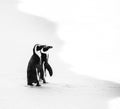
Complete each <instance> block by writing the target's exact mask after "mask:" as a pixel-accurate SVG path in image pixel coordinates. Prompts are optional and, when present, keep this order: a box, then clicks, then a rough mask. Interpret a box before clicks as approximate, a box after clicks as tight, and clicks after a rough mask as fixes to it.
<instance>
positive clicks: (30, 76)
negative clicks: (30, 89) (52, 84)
mask: <svg viewBox="0 0 120 109" xmlns="http://www.w3.org/2000/svg"><path fill="white" fill-rule="evenodd" d="M43 46H44V45H39V44H36V45H35V46H34V47H33V55H32V56H31V58H30V60H29V63H28V67H27V85H30V86H33V84H34V83H35V84H36V86H41V85H40V84H39V80H38V78H37V75H38V74H37V69H38V67H37V66H38V64H39V63H40V60H41V58H40V57H41V54H40V52H39V51H40V50H41V49H42V48H43ZM42 72H43V71H42Z"/></svg>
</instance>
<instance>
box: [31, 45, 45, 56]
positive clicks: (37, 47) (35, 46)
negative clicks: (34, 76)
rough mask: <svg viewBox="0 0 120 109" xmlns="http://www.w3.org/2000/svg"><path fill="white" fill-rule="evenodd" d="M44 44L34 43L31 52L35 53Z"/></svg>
mask: <svg viewBox="0 0 120 109" xmlns="http://www.w3.org/2000/svg"><path fill="white" fill-rule="evenodd" d="M44 46H45V45H40V44H35V45H34V47H33V54H37V53H36V52H38V51H40V50H41V49H42V48H43V47H44Z"/></svg>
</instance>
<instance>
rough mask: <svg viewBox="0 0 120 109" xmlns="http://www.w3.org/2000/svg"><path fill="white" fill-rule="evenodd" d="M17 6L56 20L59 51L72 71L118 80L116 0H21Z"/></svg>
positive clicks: (119, 31)
mask: <svg viewBox="0 0 120 109" xmlns="http://www.w3.org/2000/svg"><path fill="white" fill-rule="evenodd" d="M22 1H23V3H21V4H20V5H19V9H20V10H21V11H24V12H26V13H30V14H33V15H37V16H40V17H44V18H47V19H49V20H51V21H53V22H56V23H58V25H59V29H58V36H59V37H60V38H61V39H62V40H64V41H65V46H64V48H63V51H62V52H61V55H60V56H61V57H62V59H64V61H66V62H68V63H70V64H71V65H72V66H73V69H72V70H74V71H76V72H79V73H80V74H85V75H90V76H93V77H97V78H100V79H107V80H114V81H119V80H120V7H119V6H120V1H119V0H22Z"/></svg>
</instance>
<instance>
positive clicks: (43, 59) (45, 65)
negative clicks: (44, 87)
mask: <svg viewBox="0 0 120 109" xmlns="http://www.w3.org/2000/svg"><path fill="white" fill-rule="evenodd" d="M51 48H53V47H52V46H47V45H44V46H43V47H42V48H41V50H40V53H41V62H40V63H41V65H42V68H43V74H42V75H41V76H40V79H42V80H43V83H46V80H45V75H46V70H48V72H49V75H50V76H52V75H53V70H52V68H51V66H50V64H49V63H48V58H49V54H48V50H49V49H51Z"/></svg>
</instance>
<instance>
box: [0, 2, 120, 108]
mask: <svg viewBox="0 0 120 109" xmlns="http://www.w3.org/2000/svg"><path fill="white" fill-rule="evenodd" d="M5 2H6V3H7V2H10V3H7V4H6V3H4V5H3V4H0V7H1V8H2V9H1V10H0V24H1V25H0V30H1V33H0V36H3V37H2V38H0V49H1V50H3V51H4V52H3V53H1V55H2V56H4V57H5V56H6V60H7V63H8V64H9V66H8V68H7V69H6V71H15V72H16V71H19V72H20V73H19V74H17V76H20V77H22V76H23V75H25V72H26V66H27V64H28V60H29V58H30V56H31V54H32V48H33V45H34V44H36V43H40V44H44V43H45V44H48V45H52V46H53V51H52V53H50V64H51V66H52V68H53V77H52V78H53V79H54V80H53V82H54V83H55V82H56V84H54V83H53V82H52V83H53V84H52V83H51V84H52V85H51V84H49V83H48V85H46V86H44V87H43V88H42V90H44V91H45V90H46V89H47V90H48V91H49V90H50V91H51V90H53V91H54V89H55V88H54V87H55V86H59V88H58V89H59V90H61V91H60V92H61V93H62V89H63V88H65V90H67V91H68V92H69V89H72V90H71V91H77V90H78V91H79V93H78V91H77V93H76V94H78V95H79V96H83V98H84V99H87V97H86V94H89V93H90V94H91V97H90V98H92V97H93V96H97V97H98V98H103V99H101V100H98V98H94V100H90V103H91V104H93V105H94V106H93V105H89V104H88V105H89V109H92V108H95V109H98V107H99V106H102V109H108V101H110V100H112V99H115V98H118V97H119V96H120V84H118V83H115V82H111V81H103V80H98V79H95V78H92V77H88V76H85V75H77V74H76V73H75V72H72V71H70V67H71V66H70V65H69V64H68V63H65V62H64V61H63V60H61V59H60V57H59V53H60V50H62V47H64V43H65V42H64V41H63V40H61V39H60V38H59V35H58V34H57V31H58V26H59V25H58V24H57V23H54V22H51V21H50V20H49V19H46V18H43V17H38V16H33V15H30V14H27V13H23V12H20V11H19V10H18V8H17V3H16V1H15V0H11V1H10V0H5ZM6 31H7V32H6ZM8 36H9V37H8ZM6 39H7V45H9V47H11V48H13V49H11V54H10V57H11V58H9V57H8V56H7V52H8V51H5V50H6V49H7V48H8V46H4V48H3V45H4V44H5V43H6ZM16 48H17V49H16ZM0 60H1V62H0V65H2V66H3V67H2V68H3V70H4V69H5V68H6V61H4V60H3V59H2V58H0ZM16 63H19V64H17V65H16ZM13 65H15V68H13V67H12V66H13ZM21 72H23V73H21ZM24 77H26V75H25V76H24ZM22 79H23V80H26V78H22ZM24 82H25V81H24ZM72 82H73V83H74V84H72ZM61 84H63V85H61ZM32 89H33V88H32ZM37 89H38V88H37ZM40 89H41V88H40ZM40 89H39V90H40ZM66 94H67V93H66ZM83 98H80V99H83ZM94 101H98V102H97V104H95V103H96V102H94ZM83 107H85V106H83ZM85 108H86V107H85ZM86 109H88V108H86Z"/></svg>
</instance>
